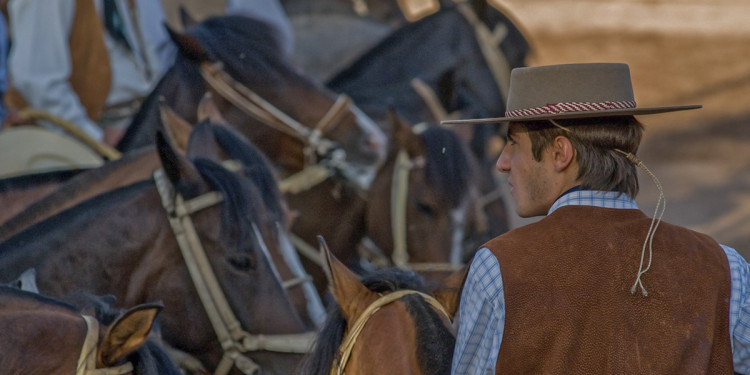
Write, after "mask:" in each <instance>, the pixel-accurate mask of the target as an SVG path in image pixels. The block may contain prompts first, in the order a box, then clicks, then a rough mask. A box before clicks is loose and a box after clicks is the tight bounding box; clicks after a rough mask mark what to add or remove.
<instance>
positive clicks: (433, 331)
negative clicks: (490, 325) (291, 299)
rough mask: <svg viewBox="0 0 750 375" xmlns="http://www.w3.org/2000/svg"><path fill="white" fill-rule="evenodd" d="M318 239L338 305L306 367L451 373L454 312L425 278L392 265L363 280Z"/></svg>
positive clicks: (307, 370)
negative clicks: (431, 288) (433, 291)
mask: <svg viewBox="0 0 750 375" xmlns="http://www.w3.org/2000/svg"><path fill="white" fill-rule="evenodd" d="M319 241H321V257H322V258H323V262H324V264H325V271H326V274H327V277H328V283H329V291H330V292H331V294H332V295H333V298H334V299H335V300H336V302H337V304H338V305H337V307H338V308H337V309H335V310H331V311H330V313H329V318H328V320H327V324H326V326H324V328H323V329H322V330H321V332H320V333H319V334H318V339H317V342H316V345H315V347H314V348H313V351H312V352H311V354H310V355H309V356H308V358H307V359H306V361H305V362H304V370H305V373H307V374H316V375H317V374H329V373H330V374H343V373H344V371H346V373H347V374H364V373H383V374H449V373H450V366H451V358H452V354H453V345H454V341H455V339H454V330H453V328H452V326H451V322H450V321H451V319H452V314H453V312H449V311H446V309H445V308H444V305H443V304H442V302H441V301H439V300H437V299H435V298H434V297H433V296H432V295H431V293H430V292H429V291H428V290H427V289H425V288H424V287H423V285H422V283H421V278H420V277H419V276H418V275H417V274H415V273H413V272H410V271H405V270H401V269H389V270H381V271H378V272H375V273H372V274H370V275H368V276H366V277H365V278H364V280H360V278H359V277H358V276H357V275H355V274H354V273H353V272H352V271H351V270H349V268H347V267H346V266H345V265H344V264H343V263H341V262H339V261H338V260H337V259H336V258H335V257H334V256H333V255H332V254H331V253H330V251H328V249H327V246H326V245H325V243H324V242H323V241H322V238H319ZM447 295H448V294H443V295H442V297H445V296H447ZM453 296H454V297H455V294H454V295H453ZM384 359H387V360H384Z"/></svg>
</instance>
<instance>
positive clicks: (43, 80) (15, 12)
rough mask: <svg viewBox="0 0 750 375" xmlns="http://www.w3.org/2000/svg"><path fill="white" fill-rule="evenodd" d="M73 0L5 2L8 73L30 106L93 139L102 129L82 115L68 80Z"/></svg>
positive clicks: (100, 137)
mask: <svg viewBox="0 0 750 375" xmlns="http://www.w3.org/2000/svg"><path fill="white" fill-rule="evenodd" d="M74 12H75V1H74V0H55V1H37V0H13V1H11V2H9V4H8V13H9V17H8V18H9V20H10V24H9V28H10V35H11V38H12V39H11V40H12V45H13V46H12V48H11V50H10V54H9V56H8V74H9V76H10V80H11V81H12V83H13V86H14V87H15V88H16V89H17V90H18V92H19V93H21V95H23V97H24V99H26V101H27V103H28V104H29V106H31V107H34V108H37V109H40V110H44V111H47V112H49V113H51V114H53V115H56V116H59V117H61V118H63V119H65V120H68V121H70V122H72V123H74V124H76V125H78V126H79V127H80V128H81V129H82V130H83V131H85V132H86V133H87V134H89V135H90V136H92V137H93V138H94V139H96V140H101V139H102V130H101V129H100V128H99V127H98V125H96V123H94V122H93V121H92V120H91V119H89V118H88V116H87V115H86V110H85V109H84V108H83V106H82V105H81V102H80V100H79V99H78V96H77V95H76V93H75V92H74V91H73V88H72V87H71V85H70V83H69V77H70V74H71V70H72V66H71V60H70V51H69V49H70V47H69V45H68V36H69V35H70V30H71V27H72V23H73V15H74Z"/></svg>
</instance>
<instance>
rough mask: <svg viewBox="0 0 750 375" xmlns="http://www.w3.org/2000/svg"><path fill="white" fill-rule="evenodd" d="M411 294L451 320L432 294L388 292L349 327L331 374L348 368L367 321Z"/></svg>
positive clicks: (404, 291)
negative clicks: (390, 304) (389, 305)
mask: <svg viewBox="0 0 750 375" xmlns="http://www.w3.org/2000/svg"><path fill="white" fill-rule="evenodd" d="M410 294H416V295H419V296H421V297H422V298H423V299H424V300H425V302H427V303H429V304H430V305H431V306H432V307H433V308H435V310H437V311H439V312H440V313H442V314H443V315H444V316H445V317H447V318H448V321H450V320H451V318H450V315H449V314H448V312H447V311H445V308H444V307H443V305H442V304H441V303H440V302H438V300H436V299H435V298H433V297H432V296H430V295H427V294H425V293H422V292H419V291H416V290H408V289H407V290H398V291H395V292H392V293H388V294H386V295H383V296H381V297H380V298H378V299H376V300H375V301H374V302H373V303H371V304H370V305H369V306H367V308H366V309H365V311H364V312H363V313H362V314H361V315H360V316H359V317H358V318H357V320H356V321H355V322H354V325H352V326H351V327H350V328H349V332H348V333H347V335H346V337H345V338H344V341H343V342H342V343H341V346H339V354H340V356H339V357H337V358H336V359H334V361H333V365H332V366H331V372H330V375H343V374H344V369H345V368H346V365H347V364H348V362H349V357H350V356H351V354H352V350H353V349H354V344H355V343H356V342H357V338H358V337H359V334H360V333H361V332H362V329H364V327H365V324H367V321H369V320H370V318H371V317H372V316H373V315H374V314H375V313H376V312H377V311H378V310H380V308H381V307H383V306H385V305H387V304H389V303H391V302H394V301H397V300H399V299H401V298H402V297H404V296H407V295H410Z"/></svg>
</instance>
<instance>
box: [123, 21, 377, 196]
mask: <svg viewBox="0 0 750 375" xmlns="http://www.w3.org/2000/svg"><path fill="white" fill-rule="evenodd" d="M171 35H172V38H173V40H174V42H175V43H176V45H177V46H178V48H179V53H178V56H177V59H176V61H175V64H174V66H173V67H172V68H171V69H170V71H169V72H168V73H167V74H166V75H165V77H164V79H162V81H161V82H160V83H159V85H158V86H157V88H156V89H155V90H154V93H152V95H155V93H156V92H159V93H160V94H161V95H162V96H164V97H165V98H167V100H168V104H169V106H170V107H172V108H174V109H175V111H176V112H177V113H178V114H179V115H180V116H182V117H183V118H185V119H186V120H187V121H188V122H191V123H194V121H195V120H196V118H195V108H196V106H197V104H198V103H199V101H200V99H201V97H202V96H203V94H204V93H205V92H206V91H207V90H209V91H211V92H213V93H214V97H215V100H216V101H217V104H218V106H219V108H220V110H221V111H222V113H223V115H224V117H225V118H226V119H227V121H228V123H229V124H232V125H233V126H235V127H236V128H237V129H238V130H239V131H240V132H241V133H242V134H244V135H245V136H246V137H247V138H248V139H250V140H251V141H253V142H254V143H256V144H257V145H258V147H261V148H262V150H263V152H264V153H266V155H268V156H269V158H271V159H272V160H274V161H277V165H279V166H280V167H283V168H286V169H287V170H289V171H298V170H300V169H302V168H304V167H305V166H307V165H309V164H310V163H326V164H328V165H330V166H331V167H332V168H333V169H335V170H336V171H337V173H340V174H343V175H344V176H346V177H347V178H350V179H352V180H354V181H357V182H358V183H359V184H360V185H362V186H363V187H365V186H366V185H367V183H368V182H369V180H370V179H371V178H372V175H373V174H374V170H375V168H376V166H377V165H379V164H380V163H381V162H382V159H383V157H384V154H385V147H386V139H385V136H384V134H383V132H382V131H381V130H380V129H379V128H378V127H377V126H376V125H375V124H374V122H373V121H372V120H371V119H370V118H369V117H367V116H366V115H364V113H363V112H362V111H361V110H359V108H358V107H357V106H356V105H354V103H353V101H351V100H350V99H349V98H348V97H346V96H340V95H336V94H334V92H333V91H331V90H329V89H327V88H326V87H324V86H323V85H322V84H320V83H319V82H317V81H316V80H314V79H312V78H310V77H308V76H306V75H305V74H303V73H301V72H299V71H298V70H297V69H296V68H294V67H293V66H292V65H291V63H290V62H289V61H287V58H286V57H284V54H283V52H282V51H281V50H280V46H279V43H278V41H277V36H276V34H275V33H274V29H273V28H271V27H269V25H267V24H265V23H263V22H262V21H259V20H255V19H252V18H248V17H243V16H217V17H211V18H208V19H206V20H204V21H203V22H200V23H199V24H197V25H195V26H192V27H189V28H187V29H186V31H185V32H183V33H179V32H176V31H171ZM151 101H153V99H152V100H151ZM146 102H147V103H149V102H150V101H149V100H147V101H146ZM148 111H149V109H148V106H146V105H145V104H144V107H142V109H141V112H142V113H140V114H139V115H137V116H136V118H135V119H134V121H133V125H132V126H136V128H137V127H140V126H142V125H140V124H138V122H139V121H140V122H143V121H144V118H145V117H146V115H145V113H147V112H148ZM151 111H153V109H152V110H151ZM135 132H136V131H135V130H133V131H132V132H130V131H129V133H131V134H129V135H126V137H125V138H123V141H122V142H121V145H118V148H121V149H122V148H123V147H132V146H130V144H131V142H129V138H131V135H132V133H135ZM133 137H135V136H134V135H133Z"/></svg>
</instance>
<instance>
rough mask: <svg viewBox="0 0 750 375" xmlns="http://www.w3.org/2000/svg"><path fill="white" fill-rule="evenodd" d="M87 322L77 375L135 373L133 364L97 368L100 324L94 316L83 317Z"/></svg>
mask: <svg viewBox="0 0 750 375" xmlns="http://www.w3.org/2000/svg"><path fill="white" fill-rule="evenodd" d="M81 316H82V317H83V320H84V321H86V339H85V340H84V341H83V347H81V354H80V356H79V357H78V366H77V367H76V375H124V374H130V373H132V372H133V364H132V363H130V362H125V363H123V364H121V365H118V366H112V367H104V368H96V356H97V350H96V349H97V345H98V344H99V322H98V321H97V320H96V319H95V318H94V317H92V316H89V315H81Z"/></svg>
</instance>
